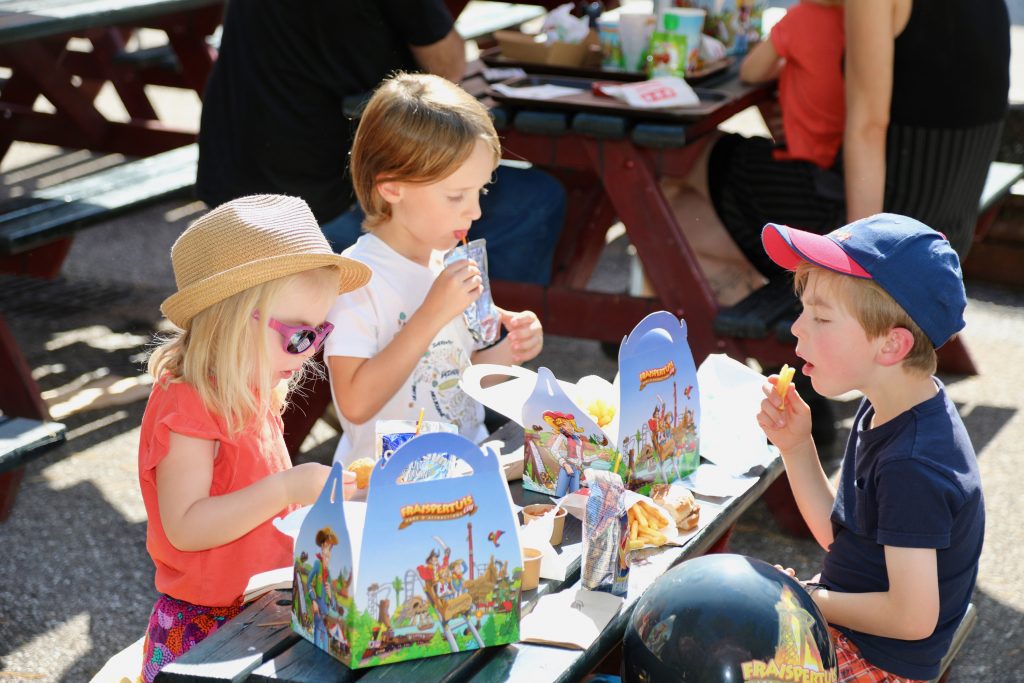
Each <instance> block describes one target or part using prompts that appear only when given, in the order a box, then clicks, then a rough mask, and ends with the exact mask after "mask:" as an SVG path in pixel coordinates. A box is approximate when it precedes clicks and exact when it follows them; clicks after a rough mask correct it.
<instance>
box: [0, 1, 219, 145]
mask: <svg viewBox="0 0 1024 683" xmlns="http://www.w3.org/2000/svg"><path fill="white" fill-rule="evenodd" d="M222 12H223V0H127V1H124V0H122V1H118V0H0V65H2V66H5V67H7V68H9V69H10V70H11V77H10V78H9V79H8V80H7V82H6V83H4V84H3V88H2V90H0V159H2V158H3V156H4V155H5V154H6V153H7V150H8V149H9V147H10V145H11V143H12V142H13V141H15V140H21V141H25V142H36V143H42V144H49V145H58V146H60V147H66V148H71V149H90V150H93V151H97V152H119V153H122V154H127V155H132V156H147V155H150V154H156V153H158V152H163V151H166V150H168V149H173V148H175V147H180V146H182V145H187V144H189V143H191V142H194V141H195V135H196V131H194V130H181V129H176V128H173V127H171V126H168V125H166V124H164V123H163V122H162V121H161V120H160V117H159V116H158V114H157V112H156V110H155V109H154V107H153V105H152V103H151V102H150V100H149V97H148V96H147V95H146V92H145V86H146V85H162V86H168V87H176V88H185V89H188V90H194V91H195V92H197V93H199V94H202V91H203V88H204V87H205V86H206V79H207V77H208V76H209V73H210V70H211V69H212V68H213V63H214V60H215V59H216V55H217V53H216V49H215V48H214V47H213V46H212V45H211V44H210V42H209V40H208V38H209V36H210V35H211V34H213V33H214V31H215V30H216V28H217V26H218V25H219V24H220V22H221V15H222ZM139 28H153V29H160V30H163V31H165V32H166V33H167V38H168V43H169V46H170V50H158V51H155V52H153V53H149V52H146V51H140V52H127V51H126V49H125V47H126V44H127V43H128V41H129V39H130V38H131V37H132V35H133V34H134V32H135V31H136V30H137V29H139ZM72 38H86V39H88V41H89V43H90V44H91V46H92V49H91V51H83V50H81V49H77V48H76V47H75V46H72V45H69V41H71V39H72ZM106 83H110V84H111V85H112V86H113V87H114V89H115V90H116V91H117V94H118V96H119V97H120V99H121V101H122V103H123V104H124V108H125V111H127V113H128V116H129V120H128V121H115V120H111V119H109V118H107V117H106V116H104V115H103V114H102V113H101V112H100V111H99V110H98V109H97V108H96V106H95V104H94V100H95V98H96V95H97V94H98V93H99V90H100V88H101V87H102V86H103V85H104V84H106ZM39 95H42V96H44V97H45V98H46V99H47V100H48V101H49V102H50V103H51V104H52V105H53V108H54V111H53V112H52V113H48V112H41V111H33V104H34V103H35V101H36V99H37V97H38V96H39Z"/></svg>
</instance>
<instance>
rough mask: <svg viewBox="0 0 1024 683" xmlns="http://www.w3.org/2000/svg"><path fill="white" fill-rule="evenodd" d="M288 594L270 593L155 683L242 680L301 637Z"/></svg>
mask: <svg viewBox="0 0 1024 683" xmlns="http://www.w3.org/2000/svg"><path fill="white" fill-rule="evenodd" d="M291 605H292V601H291V592H290V591H284V592H283V591H271V592H270V593H267V594H266V595H264V596H263V597H261V598H259V599H258V600H257V601H256V602H254V603H252V604H251V605H250V606H249V607H248V608H246V609H245V610H244V611H243V612H242V613H240V614H239V615H238V616H237V617H235V618H234V619H232V620H231V621H229V622H228V623H226V624H224V625H223V626H221V627H220V628H219V629H218V630H217V631H216V632H215V633H214V634H213V635H212V636H210V637H208V638H207V639H206V640H204V641H202V642H201V643H199V644H198V645H196V646H195V647H194V648H192V649H191V650H189V651H188V652H186V653H185V655H184V656H182V657H181V658H179V659H178V660H177V661H175V662H172V663H171V664H169V665H168V666H167V667H165V668H164V669H163V670H162V671H161V672H160V673H159V674H157V677H156V681H157V683H173V682H174V681H190V682H191V683H202V682H210V681H241V680H245V678H246V677H247V676H248V675H249V673H250V672H251V671H252V670H253V669H255V668H256V667H258V666H259V665H260V664H262V663H263V661H264V660H266V659H269V658H271V657H274V656H275V655H277V654H278V653H279V652H282V651H283V650H285V649H287V648H289V647H290V646H292V645H294V644H295V643H296V642H297V641H298V640H300V636H299V635H297V634H296V633H294V632H292V629H291V612H292V609H291Z"/></svg>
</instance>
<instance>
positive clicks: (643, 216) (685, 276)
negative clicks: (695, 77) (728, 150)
mask: <svg viewBox="0 0 1024 683" xmlns="http://www.w3.org/2000/svg"><path fill="white" fill-rule="evenodd" d="M540 70H542V69H541V67H538V71H540ZM537 78H541V79H545V77H544V76H537ZM547 80H550V81H551V82H553V83H555V84H562V83H568V84H570V85H571V84H572V83H573V79H572V78H558V77H547ZM593 80H595V79H594V78H593V77H589V78H582V79H579V80H578V81H577V83H578V84H583V85H586V84H587V83H589V82H591V81H593ZM476 87H478V88H480V87H483V86H482V85H477V86H476ZM694 87H695V89H696V90H697V93H698V95H700V97H701V104H700V105H699V106H697V107H692V108H688V109H677V110H671V111H662V110H640V109H634V108H631V107H628V106H626V105H625V104H621V103H619V102H617V101H616V100H612V99H610V98H607V97H603V98H602V97H597V96H594V95H591V94H590V93H585V94H582V95H577V96H572V95H570V96H568V97H559V98H555V99H552V100H539V101H536V102H529V101H527V100H526V99H525V98H524V99H521V100H520V99H515V98H513V99H511V100H509V99H503V100H497V101H495V102H494V111H495V114H496V121H497V122H498V125H499V126H500V130H499V133H500V135H501V136H502V148H503V150H504V152H505V155H506V157H508V158H512V159H523V160H526V161H528V162H530V163H532V164H534V165H536V166H538V167H540V168H543V169H545V170H548V171H550V172H552V173H554V174H555V175H557V176H558V177H559V178H560V179H561V180H562V181H563V183H564V184H565V186H566V189H567V191H568V192H569V202H568V213H567V215H566V223H565V229H564V231H563V234H562V237H561V241H560V242H559V245H558V247H557V250H556V253H555V263H554V270H553V274H552V279H551V283H550V284H549V285H548V286H547V287H541V286H537V285H528V284H522V283H513V282H503V281H495V282H492V288H493V291H494V298H495V301H498V302H500V303H501V305H502V306H503V307H507V308H509V309H510V310H532V311H534V312H536V313H537V314H538V315H539V316H540V318H541V321H542V323H543V324H544V328H545V331H547V332H549V333H552V334H560V335H566V336H572V337H582V338H588V339H598V340H601V341H606V342H618V341H621V339H622V337H623V335H625V334H626V333H628V332H629V330H630V329H631V328H632V326H633V325H635V324H636V322H637V321H638V320H640V319H641V318H643V317H644V315H646V314H647V313H649V312H651V311H655V310H661V309H664V310H668V311H671V312H672V313H674V314H675V315H677V316H679V317H681V318H684V319H685V320H686V322H687V334H688V340H689V343H690V348H691V349H692V351H693V356H694V360H695V361H696V362H697V363H698V364H699V363H701V362H702V361H703V360H704V358H705V357H706V356H707V355H708V354H709V353H725V354H728V355H729V356H731V357H733V358H736V359H739V360H744V359H746V358H756V359H758V360H759V361H761V363H762V365H765V366H769V365H781V364H782V363H785V362H793V361H794V360H795V355H794V351H793V346H792V344H790V343H788V342H782V341H780V340H779V339H777V338H776V337H775V335H774V334H773V335H770V336H769V337H767V338H764V339H742V338H737V337H730V336H723V335H720V334H716V332H715V329H714V327H715V325H714V322H715V317H716V316H717V315H718V313H719V311H720V310H721V309H722V307H721V306H720V305H719V304H718V302H717V301H716V300H715V297H714V294H713V292H712V289H711V286H710V284H709V283H708V281H707V279H706V277H705V276H704V273H703V271H702V270H701V268H700V266H699V264H698V262H697V258H696V256H695V253H694V250H693V248H692V247H691V245H690V244H689V242H688V241H687V239H686V237H685V236H684V234H683V231H682V230H681V228H680V227H679V226H680V221H685V220H690V217H688V216H676V215H675V214H674V213H673V211H672V209H671V207H670V205H669V203H668V201H667V199H666V198H665V196H664V194H663V192H662V190H661V187H660V185H659V180H660V179H662V178H666V177H677V178H682V177H686V175H687V174H688V173H689V172H690V170H691V169H692V168H693V164H694V163H695V161H696V159H697V158H698V155H699V153H700V152H701V150H702V148H703V145H704V144H705V143H706V142H707V141H708V140H709V139H710V136H711V135H712V134H713V133H714V132H715V131H716V129H717V127H718V125H719V124H721V123H722V122H724V121H725V120H726V119H728V118H729V117H731V116H733V115H734V114H736V113H738V112H740V111H742V110H744V109H746V108H747V107H750V106H755V105H759V104H764V103H768V102H770V101H771V100H772V98H773V95H774V88H773V86H771V85H749V84H744V83H742V82H741V81H740V79H739V73H738V63H734V64H732V65H731V66H730V67H728V68H726V69H724V70H723V71H721V72H719V73H718V74H716V75H712V76H710V77H708V78H707V79H705V80H702V81H700V82H698V83H696V84H695V85H694ZM616 220H620V221H621V222H622V224H623V226H624V227H625V230H626V236H627V238H628V239H629V242H630V243H631V244H632V245H633V246H634V247H635V248H636V253H637V257H638V258H639V261H640V264H641V265H642V268H643V272H644V274H645V275H646V277H647V278H648V280H649V281H650V284H651V286H652V287H653V290H654V295H653V297H639V296H630V295H628V294H626V293H621V294H614V293H606V292H596V291H592V290H588V289H587V284H588V282H589V281H590V278H591V275H592V274H593V272H594V269H595V268H596V267H597V263H598V259H599V258H600V255H601V251H602V250H603V248H604V246H605V238H606V234H607V231H608V228H609V227H610V226H611V225H612V224H613V223H614V222H615V221H616Z"/></svg>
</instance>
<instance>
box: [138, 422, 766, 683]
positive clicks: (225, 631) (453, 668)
mask: <svg viewBox="0 0 1024 683" xmlns="http://www.w3.org/2000/svg"><path fill="white" fill-rule="evenodd" d="M488 439H497V440H500V441H502V442H504V444H505V446H504V447H503V449H502V451H503V452H509V451H511V450H514V449H515V448H518V447H521V446H522V441H523V430H522V428H521V427H519V426H518V425H515V424H514V423H509V424H507V425H506V426H505V427H503V428H501V429H499V430H498V431H497V432H495V433H494V434H493V435H491V436H490V437H488ZM782 470H783V464H782V459H781V458H779V457H778V456H776V457H775V458H774V459H773V460H772V461H771V462H770V463H769V464H768V465H767V466H766V467H765V468H764V469H763V471H762V472H761V473H760V475H759V476H758V478H757V480H756V481H755V482H754V483H753V485H752V486H751V487H750V488H748V489H747V490H746V491H745V492H743V493H742V494H740V495H737V496H734V497H732V498H729V499H726V500H724V501H721V500H718V501H716V503H717V504H716V505H712V504H710V503H708V502H706V501H705V502H702V505H703V506H704V507H705V510H707V512H708V513H710V511H711V510H712V509H716V511H717V515H716V516H714V517H713V518H712V519H711V520H710V522H708V523H707V525H706V526H703V527H702V528H700V529H699V530H698V531H697V532H696V533H695V534H694V535H693V536H692V537H690V538H689V540H688V541H687V542H686V544H685V545H683V546H681V547H677V546H665V547H662V548H658V549H653V550H650V551H643V554H645V555H646V557H644V558H643V559H642V560H640V561H638V562H636V563H635V564H634V565H633V567H632V568H631V570H630V574H629V592H628V595H627V598H626V600H625V603H624V604H623V607H622V609H621V610H620V611H619V613H618V615H617V616H616V617H615V618H613V619H612V621H611V622H610V623H609V624H608V625H607V626H606V627H605V629H604V630H603V632H602V633H601V635H600V637H599V638H598V639H597V641H596V642H594V643H593V644H592V645H591V646H590V647H588V648H587V649H586V650H582V651H581V650H567V649H562V648H557V647H549V646H544V645H534V644H529V643H516V644H513V645H505V646H496V647H488V648H484V649H482V650H481V649H478V650H471V651H468V652H461V653H455V654H450V655H443V656H438V657H429V658H426V659H417V660H413V661H409V662H402V663H398V664H389V665H386V666H379V667H375V668H371V669H357V670H351V669H349V668H348V667H346V666H345V665H343V664H342V663H341V662H339V661H337V660H335V659H333V658H332V657H330V656H329V655H327V654H325V653H324V652H322V651H320V650H318V649H316V648H315V647H314V646H313V645H312V644H310V643H309V641H307V640H305V639H303V638H302V637H300V636H299V635H297V634H296V633H294V632H293V631H292V630H291V628H290V626H289V625H288V624H289V619H290V618H291V604H292V602H291V591H290V590H277V591H272V592H271V593H268V594H267V595H265V596H264V597H262V598H260V599H259V600H257V601H256V602H255V603H253V604H252V605H251V606H250V607H249V608H247V609H246V610H245V611H243V612H242V613H241V614H239V615H238V616H237V617H235V618H234V619H232V620H231V621H230V622H229V623H227V624H225V625H224V626H223V627H221V628H220V629H219V630H218V631H217V632H216V633H214V634H213V635H211V636H210V637H209V638H207V639H206V640H205V641H203V642H202V643H200V644H199V645H197V646H196V647H195V648H193V649H192V650H190V651H189V652H188V653H186V654H185V655H184V656H183V657H181V658H180V659H179V660H177V661H176V662H174V663H173V664H171V665H170V666H168V667H167V668H165V669H164V670H163V671H162V672H161V673H160V674H159V675H158V676H157V681H158V683H196V682H198V681H212V680H231V681H288V682H289V683H313V682H318V683H319V682H322V681H341V682H343V681H356V680H358V681H362V682H368V681H448V682H458V681H524V682H526V681H528V682H529V683H539V682H542V681H577V680H580V679H582V678H583V677H584V676H585V675H586V674H587V673H588V672H590V671H592V670H593V669H594V668H595V667H596V666H597V665H598V664H599V663H600V662H601V661H602V660H603V659H604V658H605V657H606V656H608V655H609V654H610V653H612V652H614V651H615V650H616V648H617V647H618V644H619V643H620V642H621V640H622V635H623V633H624V630H625V627H626V624H627V622H628V620H629V617H630V615H631V613H632V610H633V607H634V605H635V603H636V601H637V600H638V599H639V598H640V597H641V596H642V595H643V593H644V592H645V591H646V590H647V589H648V588H649V587H650V585H651V584H652V583H653V582H654V581H655V580H656V579H657V578H658V577H659V576H661V575H662V574H663V573H664V572H665V571H666V570H667V569H668V568H669V567H671V566H674V565H675V564H678V563H679V562H682V561H684V560H686V559H689V558H692V557H697V556H699V555H703V554H705V553H707V552H712V551H720V550H723V549H725V546H726V543H727V541H728V537H729V535H730V533H731V530H732V528H733V526H734V525H735V523H736V520H737V519H739V517H740V516H741V515H742V514H743V512H744V511H746V510H747V508H749V507H750V505H751V504H752V503H753V502H754V501H756V500H757V499H758V498H759V497H760V496H761V494H762V493H763V492H764V491H765V489H767V488H768V486H769V485H771V483H772V482H773V481H775V479H776V478H777V477H778V476H779V474H780V473H781V472H782ZM510 488H511V490H512V498H513V500H514V501H515V502H516V503H517V504H518V505H529V504H531V503H547V502H550V499H549V498H548V497H547V496H544V495H541V494H538V493H534V492H531V491H525V490H524V489H523V487H522V482H521V481H514V482H511V483H510ZM702 514H705V512H704V511H702ZM581 538H582V528H581V523H580V522H579V520H577V519H576V518H575V517H573V516H571V515H570V516H568V518H567V519H566V523H565V533H564V539H563V542H562V546H561V547H562V548H565V547H566V546H569V545H571V544H576V543H579V542H580V541H581ZM579 582H580V562H579V559H576V560H575V561H574V562H573V563H572V564H571V566H570V570H569V572H568V573H567V575H566V578H565V580H564V581H552V580H547V579H542V580H541V584H540V585H539V586H538V588H537V589H535V590H532V591H526V592H524V593H523V594H522V596H521V604H522V611H523V613H524V614H525V613H526V612H527V611H528V610H529V608H530V607H531V606H532V605H533V604H534V603H535V602H536V601H537V600H538V599H539V598H540V597H541V596H543V595H547V594H549V593H553V592H557V591H560V590H564V589H567V588H571V587H575V586H577V585H578V584H579Z"/></svg>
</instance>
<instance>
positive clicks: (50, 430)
mask: <svg viewBox="0 0 1024 683" xmlns="http://www.w3.org/2000/svg"><path fill="white" fill-rule="evenodd" d="M65 431H66V430H65V428H64V425H62V424H60V423H59V422H43V421H41V420H30V419H28V418H24V417H11V416H9V415H0V522H2V521H4V520H6V519H7V517H8V516H9V515H10V513H11V508H12V507H13V506H14V498H15V495H16V494H17V491H18V486H19V485H20V484H21V479H22V477H23V476H24V474H25V465H26V464H28V463H29V462H31V461H32V460H35V459H36V458H38V457H39V456H41V455H43V454H44V453H46V452H47V451H49V450H51V449H53V448H54V447H56V446H59V445H60V444H62V443H64V439H65Z"/></svg>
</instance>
